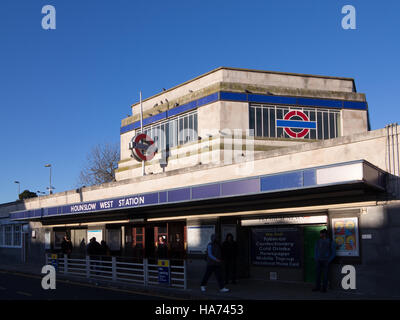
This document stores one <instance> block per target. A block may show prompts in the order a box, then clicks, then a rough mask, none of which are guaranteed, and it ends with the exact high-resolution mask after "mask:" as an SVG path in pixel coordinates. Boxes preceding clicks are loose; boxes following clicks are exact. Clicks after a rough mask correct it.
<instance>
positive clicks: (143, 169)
mask: <svg viewBox="0 0 400 320" xmlns="http://www.w3.org/2000/svg"><path fill="white" fill-rule="evenodd" d="M140 132H141V133H143V105H142V91H140ZM144 162H145V161H144V160H142V176H144V175H146V171H145V168H144Z"/></svg>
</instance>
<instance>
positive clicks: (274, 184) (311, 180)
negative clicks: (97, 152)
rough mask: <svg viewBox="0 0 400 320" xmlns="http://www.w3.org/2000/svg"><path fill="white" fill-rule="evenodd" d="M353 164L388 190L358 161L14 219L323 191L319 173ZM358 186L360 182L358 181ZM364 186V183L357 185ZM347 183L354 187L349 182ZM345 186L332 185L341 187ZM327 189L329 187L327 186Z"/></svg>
mask: <svg viewBox="0 0 400 320" xmlns="http://www.w3.org/2000/svg"><path fill="white" fill-rule="evenodd" d="M352 163H364V164H365V165H369V166H370V167H371V168H374V169H376V170H378V171H379V172H380V174H381V175H382V179H380V180H379V182H380V183H382V185H381V187H382V188H383V186H384V182H385V179H384V177H383V176H384V175H385V173H384V172H383V171H382V170H380V169H378V168H376V167H374V166H372V165H370V164H369V163H368V162H366V161H364V160H356V161H350V162H345V163H339V164H334V165H327V166H320V167H315V168H308V169H301V170H295V171H289V172H281V173H276V174H269V175H263V176H256V177H248V178H244V179H236V180H228V181H221V182H214V183H209V184H204V185H194V186H189V187H185V188H176V189H168V190H160V191H155V192H150V193H144V194H135V195H130V196H124V197H119V198H113V199H103V200H98V201H93V202H84V203H74V204H70V205H64V206H59V207H50V208H40V209H35V210H26V211H20V212H15V213H11V219H16V220H18V219H35V218H46V217H54V216H60V215H71V214H73V215H80V214H84V213H93V212H108V211H113V210H121V209H130V208H136V207H146V206H155V205H163V204H172V203H177V204H184V203H187V202H193V201H198V200H211V199H225V198H227V199H229V198H232V197H237V196H244V195H254V194H263V193H272V192H280V191H289V190H301V189H307V188H315V187H320V186H322V185H318V184H317V181H316V171H317V170H318V169H322V168H327V167H337V166H342V165H348V164H352ZM354 182H356V181H354ZM357 182H360V181H357ZM343 183H346V184H348V183H350V182H349V181H346V182H343ZM340 184H341V182H338V183H332V184H329V185H340ZM323 186H326V185H323Z"/></svg>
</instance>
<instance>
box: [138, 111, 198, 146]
mask: <svg viewBox="0 0 400 320" xmlns="http://www.w3.org/2000/svg"><path fill="white" fill-rule="evenodd" d="M197 121H198V117H197V112H191V113H188V114H184V115H181V116H177V117H175V118H172V119H169V120H167V121H164V122H162V123H158V124H156V125H150V126H147V127H146V128H145V129H144V130H143V131H144V132H145V133H146V134H147V135H149V136H150V137H151V138H152V139H153V140H154V142H155V143H156V144H157V147H158V150H159V152H162V151H163V150H166V149H167V148H173V147H175V146H177V145H180V144H184V143H187V142H190V141H196V140H197V136H198V134H197V128H198V124H197Z"/></svg>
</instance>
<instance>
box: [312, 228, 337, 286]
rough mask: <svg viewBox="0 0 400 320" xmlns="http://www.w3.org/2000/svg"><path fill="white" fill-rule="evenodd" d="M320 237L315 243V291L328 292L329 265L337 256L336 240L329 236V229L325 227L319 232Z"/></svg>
mask: <svg viewBox="0 0 400 320" xmlns="http://www.w3.org/2000/svg"><path fill="white" fill-rule="evenodd" d="M319 237H320V238H319V239H318V241H317V242H316V243H315V249H314V258H315V263H316V283H315V287H314V289H313V291H320V290H321V277H322V290H321V291H322V292H326V290H327V287H328V272H329V265H330V263H331V262H332V260H333V258H335V256H336V245H335V242H334V241H332V240H331V239H329V238H328V231H327V230H326V229H323V230H321V231H320V233H319Z"/></svg>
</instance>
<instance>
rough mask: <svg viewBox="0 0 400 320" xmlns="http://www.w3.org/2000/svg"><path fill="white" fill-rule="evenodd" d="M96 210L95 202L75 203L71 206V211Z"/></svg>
mask: <svg viewBox="0 0 400 320" xmlns="http://www.w3.org/2000/svg"><path fill="white" fill-rule="evenodd" d="M89 210H96V203H85V204H76V205H74V206H71V212H80V211H89Z"/></svg>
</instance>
